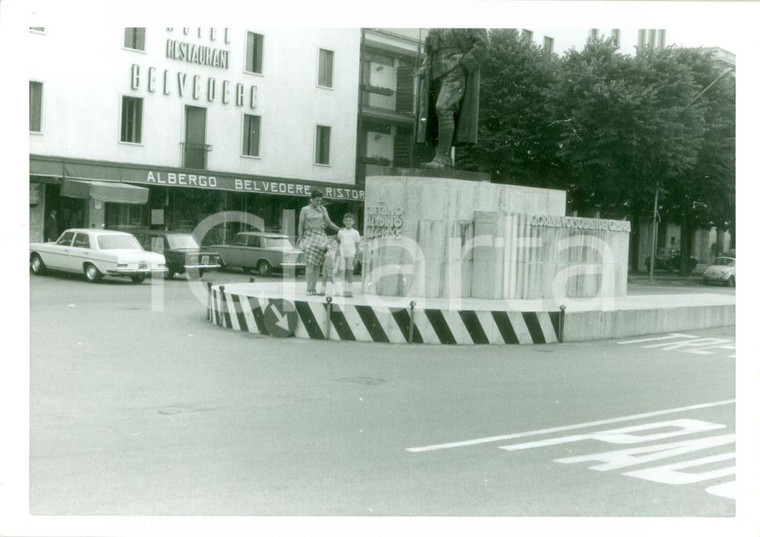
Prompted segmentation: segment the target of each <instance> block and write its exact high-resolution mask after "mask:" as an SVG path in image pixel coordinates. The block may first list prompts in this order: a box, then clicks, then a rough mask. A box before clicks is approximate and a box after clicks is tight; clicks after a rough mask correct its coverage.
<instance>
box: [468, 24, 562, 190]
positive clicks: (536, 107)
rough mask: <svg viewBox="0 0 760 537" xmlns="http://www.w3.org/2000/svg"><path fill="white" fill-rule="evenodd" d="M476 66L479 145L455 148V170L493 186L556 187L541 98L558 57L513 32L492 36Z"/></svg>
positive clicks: (551, 81) (501, 31)
mask: <svg viewBox="0 0 760 537" xmlns="http://www.w3.org/2000/svg"><path fill="white" fill-rule="evenodd" d="M490 39H491V50H490V54H489V57H488V59H487V60H486V61H485V62H484V64H483V65H482V66H481V85H480V117H479V132H478V144H477V145H476V146H474V147H471V148H470V147H464V148H457V154H456V155H457V167H460V168H463V169H475V170H480V171H484V172H487V173H489V174H491V177H492V179H493V181H494V182H509V183H513V184H525V185H533V186H547V187H548V186H555V187H556V186H558V185H560V184H561V182H560V177H559V175H560V174H559V173H558V168H557V166H556V163H555V162H554V159H553V149H552V143H551V139H550V136H548V132H547V131H546V129H545V126H546V125H547V124H548V122H549V116H548V110H547V109H546V106H545V103H546V96H545V94H546V92H547V91H548V89H549V88H550V87H551V86H552V85H553V84H554V83H555V77H556V72H557V69H556V65H557V62H558V59H557V56H556V55H553V54H550V53H547V52H545V51H544V50H542V49H540V48H538V47H537V46H536V45H534V44H532V43H530V42H529V41H527V40H525V39H523V38H521V37H520V36H519V34H518V32H517V31H516V30H513V29H498V30H491V32H490Z"/></svg>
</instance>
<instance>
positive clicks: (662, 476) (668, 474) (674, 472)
mask: <svg viewBox="0 0 760 537" xmlns="http://www.w3.org/2000/svg"><path fill="white" fill-rule="evenodd" d="M735 458H736V453H724V454H721V455H713V456H712V457H702V458H701V459H694V460H691V461H684V462H676V463H673V464H666V465H664V466H657V467H655V468H644V469H643V470H635V471H633V472H625V473H624V474H623V475H627V476H631V477H638V478H640V479H646V480H647V481H655V482H657V483H665V484H667V485H687V484H690V483H699V482H700V481H707V480H709V479H716V478H719V477H725V476H728V475H735V474H736V467H735V466H728V467H726V468H718V469H717V470H712V471H707V472H679V470H683V469H686V468H694V467H696V466H702V465H704V464H712V463H714V462H719V461H726V460H732V459H735Z"/></svg>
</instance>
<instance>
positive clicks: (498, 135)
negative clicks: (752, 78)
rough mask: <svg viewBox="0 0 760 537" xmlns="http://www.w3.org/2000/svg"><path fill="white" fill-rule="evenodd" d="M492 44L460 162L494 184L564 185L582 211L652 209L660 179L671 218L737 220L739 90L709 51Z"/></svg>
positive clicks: (511, 34)
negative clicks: (475, 128) (476, 118)
mask: <svg viewBox="0 0 760 537" xmlns="http://www.w3.org/2000/svg"><path fill="white" fill-rule="evenodd" d="M491 41H492V47H491V53H490V57H489V59H488V61H487V62H485V64H484V65H483V67H482V71H481V103H480V104H481V113H480V131H479V142H478V146H477V147H475V148H474V149H472V150H470V151H468V152H467V153H466V154H465V155H464V156H463V158H462V159H458V161H459V162H463V163H464V164H465V165H466V167H468V168H470V169H480V170H482V171H487V172H489V173H491V175H492V177H493V178H494V180H495V181H497V182H508V183H513V184H523V185H529V186H547V187H554V188H564V189H565V190H566V191H567V192H568V200H569V203H570V205H571V208H572V209H573V210H576V211H578V212H579V214H597V213H601V214H602V215H604V216H608V217H614V218H622V217H629V216H632V215H635V214H647V213H649V214H651V203H652V198H653V193H654V191H655V186H656V185H658V184H659V185H660V187H664V188H665V189H666V190H667V191H668V194H667V196H666V197H665V198H664V199H665V201H664V203H663V206H662V207H663V213H664V215H666V216H669V217H671V218H678V217H680V218H681V219H682V220H683V221H684V222H687V223H688V222H692V223H693V224H694V225H702V226H708V225H711V224H716V225H721V224H723V223H724V222H729V225H732V222H733V211H734V209H733V206H734V205H733V196H734V146H735V134H734V128H735V83H734V78H733V76H732V75H731V74H730V73H728V74H727V73H726V72H724V70H723V66H720V65H718V63H717V62H716V61H714V60H713V59H712V58H711V57H710V55H709V54H708V53H706V52H705V51H703V50H700V49H682V48H675V47H671V48H666V49H651V48H646V49H643V50H640V51H639V52H638V54H636V56H633V57H632V56H628V55H624V54H621V53H619V52H618V51H617V49H616V48H615V46H614V45H613V44H612V43H611V42H610V41H589V43H588V44H587V45H586V47H585V48H584V49H583V50H581V51H576V50H571V51H569V52H567V53H566V54H564V56H562V57H558V56H556V55H552V54H548V53H546V52H545V51H543V50H542V49H540V48H538V47H536V46H535V45H532V44H530V43H528V42H526V41H524V40H523V39H521V37H520V36H519V35H518V34H517V32H516V31H515V30H493V31H492V32H491ZM711 84H712V85H711ZM458 157H459V155H458ZM695 202H697V203H695ZM702 205H705V206H706V207H703V206H702ZM686 211H689V213H688V215H687V213H686ZM684 215H687V216H688V218H685V219H684Z"/></svg>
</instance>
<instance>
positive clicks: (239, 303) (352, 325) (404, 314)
mask: <svg viewBox="0 0 760 537" xmlns="http://www.w3.org/2000/svg"><path fill="white" fill-rule="evenodd" d="M273 302H276V303H277V304H278V305H280V306H279V307H280V309H282V306H281V305H282V303H283V299H282V298H274V297H253V296H246V295H238V294H234V293H225V291H224V286H219V288H218V292H217V290H216V289H214V290H212V299H211V304H212V312H211V318H212V321H213V322H214V323H215V324H217V325H219V326H223V327H226V328H231V329H233V330H239V331H242V332H248V333H252V334H259V335H270V334H269V331H268V330H267V327H266V326H265V323H264V312H265V311H266V309H267V307H268V306H269V305H270V304H271V303H273ZM292 306H293V308H294V309H295V313H296V314H297V322H296V324H295V327H294V328H293V335H294V336H295V337H299V338H309V339H319V340H333V341H338V340H342V341H367V342H378V343H434V344H444V345H461V344H478V345H487V344H545V343H559V342H561V341H562V326H561V325H562V324H564V319H563V317H564V315H563V314H564V311H551V312H546V311H540V312H520V311H501V310H445V309H437V308H419V307H417V304H416V303H414V302H410V304H409V307H408V308H399V307H390V306H369V305H362V304H348V303H339V302H336V301H334V300H332V301H326V302H316V301H308V300H295V301H292Z"/></svg>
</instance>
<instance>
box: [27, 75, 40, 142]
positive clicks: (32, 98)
mask: <svg viewBox="0 0 760 537" xmlns="http://www.w3.org/2000/svg"><path fill="white" fill-rule="evenodd" d="M29 130H30V131H31V132H42V82H29Z"/></svg>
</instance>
